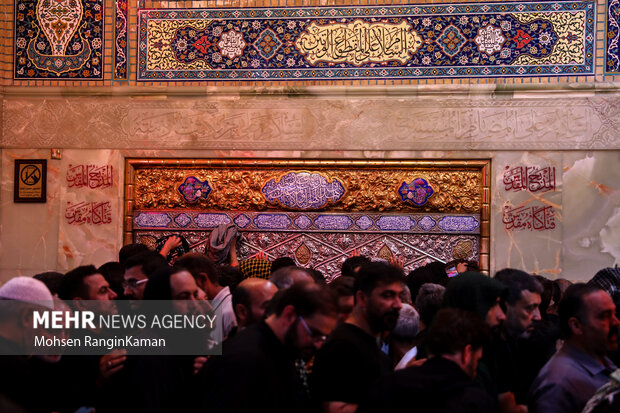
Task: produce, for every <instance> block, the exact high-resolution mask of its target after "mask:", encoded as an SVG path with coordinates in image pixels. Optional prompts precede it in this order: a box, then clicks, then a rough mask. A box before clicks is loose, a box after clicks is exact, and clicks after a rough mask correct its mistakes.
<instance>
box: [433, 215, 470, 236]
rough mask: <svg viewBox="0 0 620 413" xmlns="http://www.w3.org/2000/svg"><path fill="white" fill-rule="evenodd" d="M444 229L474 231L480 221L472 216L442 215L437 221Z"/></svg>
mask: <svg viewBox="0 0 620 413" xmlns="http://www.w3.org/2000/svg"><path fill="white" fill-rule="evenodd" d="M437 225H439V227H440V228H441V229H443V230H444V231H459V232H461V231H468V232H469V231H474V230H475V229H477V228H478V226H479V225H480V223H479V222H478V221H477V220H476V219H475V218H473V217H456V216H450V217H444V218H441V219H440V220H439V222H438V223H437Z"/></svg>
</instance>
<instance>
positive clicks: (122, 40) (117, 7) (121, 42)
mask: <svg viewBox="0 0 620 413" xmlns="http://www.w3.org/2000/svg"><path fill="white" fill-rule="evenodd" d="M128 7H129V6H128V0H116V3H115V4H114V79H118V80H126V79H127V23H128V21H127V20H128V14H127V10H128Z"/></svg>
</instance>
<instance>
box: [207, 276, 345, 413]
mask: <svg viewBox="0 0 620 413" xmlns="http://www.w3.org/2000/svg"><path fill="white" fill-rule="evenodd" d="M273 302H274V306H273V309H274V313H273V314H271V315H269V316H268V317H267V318H266V319H265V320H264V321H260V322H258V323H256V324H253V325H251V326H249V327H247V328H245V329H243V330H242V331H240V332H239V333H238V334H236V335H235V336H233V337H232V338H230V339H229V340H227V341H226V342H224V348H223V354H222V355H221V356H212V357H211V358H210V359H209V360H208V361H207V363H206V364H205V366H204V367H203V369H202V370H201V371H200V373H199V374H200V377H199V379H200V380H199V388H198V390H197V391H198V392H199V393H200V394H201V397H202V400H203V401H204V404H203V409H202V411H205V412H210V413H211V412H235V413H243V412H271V413H280V412H281V413H284V412H286V413H288V412H307V411H310V410H311V409H312V405H311V403H310V398H309V395H308V393H307V391H306V389H305V388H304V386H303V383H302V381H301V379H300V378H299V376H298V374H297V372H296V370H295V360H296V359H298V358H299V357H300V356H301V355H302V354H305V355H308V354H309V353H312V352H313V351H314V350H316V349H318V348H320V347H321V345H322V344H323V342H324V341H325V339H326V336H327V335H329V334H330V333H331V331H332V330H333V328H334V327H335V326H336V317H337V315H336V307H335V303H334V300H333V298H332V295H331V294H329V292H328V291H327V290H326V289H325V288H324V287H321V286H318V285H316V284H311V283H303V284H295V285H293V286H292V287H290V288H288V289H286V290H284V291H280V292H278V293H277V294H276V295H275V296H274V297H273Z"/></svg>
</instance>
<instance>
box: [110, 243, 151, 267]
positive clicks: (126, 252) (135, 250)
mask: <svg viewBox="0 0 620 413" xmlns="http://www.w3.org/2000/svg"><path fill="white" fill-rule="evenodd" d="M149 251H151V250H150V249H149V247H147V246H146V245H144V244H139V243H133V244H127V245H125V246H123V247H122V248H121V249H120V250H119V251H118V262H120V263H121V264H122V265H125V261H127V259H128V258H129V257H131V256H132V255H136V254H140V253H143V252H149Z"/></svg>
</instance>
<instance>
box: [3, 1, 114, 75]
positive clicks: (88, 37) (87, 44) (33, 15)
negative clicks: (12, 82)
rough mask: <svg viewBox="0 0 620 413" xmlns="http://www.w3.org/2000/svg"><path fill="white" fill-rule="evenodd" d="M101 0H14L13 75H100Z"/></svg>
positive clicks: (101, 40) (101, 72)
mask: <svg viewBox="0 0 620 413" xmlns="http://www.w3.org/2000/svg"><path fill="white" fill-rule="evenodd" d="M103 12H104V10H103V0H54V1H43V0H41V1H36V0H16V2H15V49H14V50H15V59H14V60H15V66H14V67H15V72H14V77H15V79H59V78H60V79H102V78H103V55H102V48H103V32H104V30H103Z"/></svg>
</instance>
